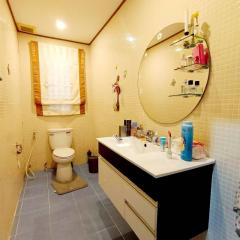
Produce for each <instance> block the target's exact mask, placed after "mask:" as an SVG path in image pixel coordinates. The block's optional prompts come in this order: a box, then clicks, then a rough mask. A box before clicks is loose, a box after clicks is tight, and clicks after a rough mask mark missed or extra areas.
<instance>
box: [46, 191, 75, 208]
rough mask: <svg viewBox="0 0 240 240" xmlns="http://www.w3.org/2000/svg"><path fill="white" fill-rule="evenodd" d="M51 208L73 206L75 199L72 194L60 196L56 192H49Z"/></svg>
mask: <svg viewBox="0 0 240 240" xmlns="http://www.w3.org/2000/svg"><path fill="white" fill-rule="evenodd" d="M49 201H50V208H59V206H62V205H65V206H73V205H74V199H73V195H72V193H66V194H63V195H58V194H57V193H54V192H49Z"/></svg>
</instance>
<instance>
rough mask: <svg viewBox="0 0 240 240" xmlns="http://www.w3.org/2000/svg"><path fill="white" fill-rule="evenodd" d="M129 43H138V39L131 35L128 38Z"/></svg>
mask: <svg viewBox="0 0 240 240" xmlns="http://www.w3.org/2000/svg"><path fill="white" fill-rule="evenodd" d="M127 41H129V42H131V43H132V42H135V41H136V38H135V37H133V36H131V35H129V36H127Z"/></svg>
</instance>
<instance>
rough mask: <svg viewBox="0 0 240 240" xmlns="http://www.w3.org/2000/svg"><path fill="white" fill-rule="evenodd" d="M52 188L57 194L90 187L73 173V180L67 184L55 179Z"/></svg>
mask: <svg viewBox="0 0 240 240" xmlns="http://www.w3.org/2000/svg"><path fill="white" fill-rule="evenodd" d="M52 186H53V188H54V190H55V192H56V193H57V194H60V195H61V194H64V193H69V192H72V191H75V190H78V189H80V188H85V187H87V186H88V184H87V182H86V181H85V180H84V179H82V178H81V177H80V176H78V175H76V174H75V173H74V172H73V180H72V181H71V182H67V183H60V182H58V181H56V179H55V178H53V180H52Z"/></svg>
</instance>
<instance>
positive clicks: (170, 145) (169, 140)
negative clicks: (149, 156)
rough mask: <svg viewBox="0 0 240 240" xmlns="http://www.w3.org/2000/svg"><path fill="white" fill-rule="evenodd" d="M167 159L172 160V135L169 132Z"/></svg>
mask: <svg viewBox="0 0 240 240" xmlns="http://www.w3.org/2000/svg"><path fill="white" fill-rule="evenodd" d="M167 158H169V159H172V133H171V132H170V131H168V149H167Z"/></svg>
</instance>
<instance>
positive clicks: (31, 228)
mask: <svg viewBox="0 0 240 240" xmlns="http://www.w3.org/2000/svg"><path fill="white" fill-rule="evenodd" d="M48 227H49V211H48V209H45V210H39V211H35V212H31V213H29V214H21V215H20V218H19V222H18V227H17V231H16V235H19V234H23V233H29V234H30V233H34V232H38V231H39V232H41V230H43V229H48Z"/></svg>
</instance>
